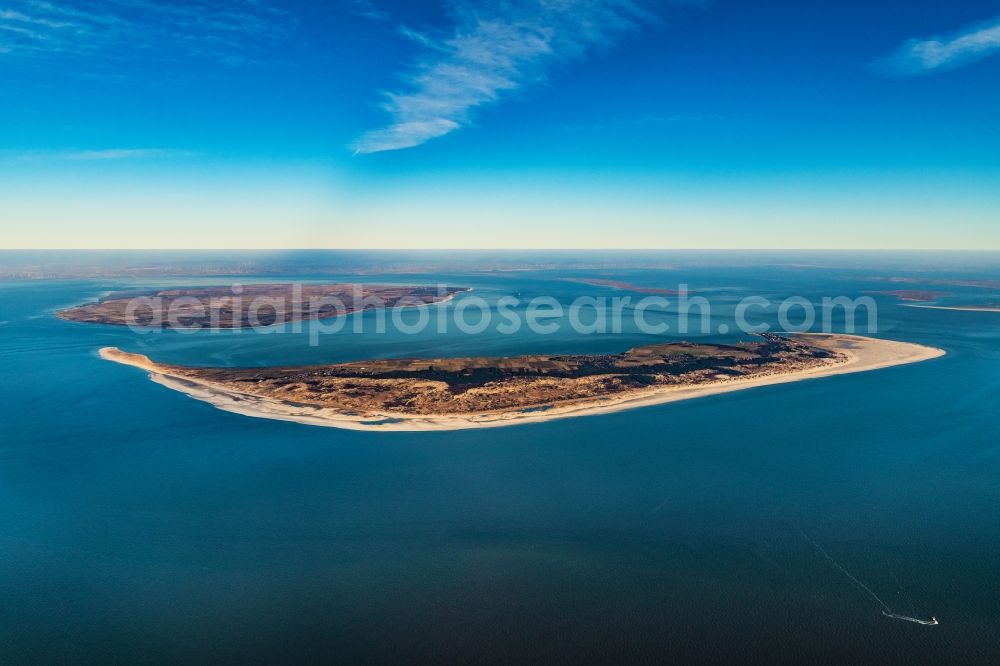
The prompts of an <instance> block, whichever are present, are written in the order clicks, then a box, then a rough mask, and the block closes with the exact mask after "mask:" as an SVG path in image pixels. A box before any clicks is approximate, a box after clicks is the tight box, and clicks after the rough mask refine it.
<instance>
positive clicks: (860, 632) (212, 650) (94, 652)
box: [0, 253, 1000, 664]
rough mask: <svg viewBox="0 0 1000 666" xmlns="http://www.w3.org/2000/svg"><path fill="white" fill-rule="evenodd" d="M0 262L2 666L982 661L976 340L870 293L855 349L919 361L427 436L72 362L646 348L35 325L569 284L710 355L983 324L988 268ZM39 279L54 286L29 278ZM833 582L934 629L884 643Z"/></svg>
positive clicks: (986, 457) (861, 605)
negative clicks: (803, 338) (349, 423)
mask: <svg viewBox="0 0 1000 666" xmlns="http://www.w3.org/2000/svg"><path fill="white" fill-rule="evenodd" d="M234 256H236V255H234ZM463 257H464V258H463ZM231 258H232V257H229V259H231ZM2 259H4V260H5V261H7V263H8V264H9V265H12V266H15V269H11V270H10V271H9V272H10V277H9V278H8V279H6V280H4V281H3V282H2V283H0V368H2V370H0V371H2V382H0V416H2V430H0V663H3V664H22V663H25V664H27V663H62V664H91V663H93V664H107V663H119V664H126V663H127V664H141V663H240V664H245V663H288V662H303V661H308V662H315V661H327V662H335V663H358V662H365V663H382V662H403V663H414V662H431V661H433V662H449V663H450V662H464V663H482V662H486V663H512V662H521V661H532V662H554V663H591V662H605V663H621V662H623V661H644V662H660V663H733V662H748V663H762V664H774V663H790V662H792V663H878V664H919V663H983V664H996V663H1000V566H998V562H1000V425H998V416H997V415H998V414H1000V344H998V343H1000V313H989V312H986V313H977V312H960V311H946V310H928V309H918V308H912V307H906V306H904V305H903V304H902V302H900V301H899V300H898V299H897V298H895V297H893V296H889V295H875V296H873V298H874V299H875V300H876V302H877V304H878V330H877V332H875V334H876V335H878V336H880V337H886V338H892V339H897V340H906V341H912V342H918V343H922V344H928V345H933V346H937V347H941V348H943V349H945V350H946V351H947V352H948V354H947V356H945V357H943V358H940V359H935V360H931V361H927V362H924V363H921V364H917V365H911V366H902V367H895V368H889V369H885V370H880V371H875V372H868V373H862V374H856V375H847V376H839V377H830V378H824V379H818V380H812V381H806V382H799V383H795V384H788V385H779V386H771V387H764V388H758V389H753V390H748V391H741V392H737V393H732V394H727V395H720V396H716V397H709V398H702V399H698V400H692V401H686V402H679V403H673V404H668V405H663V406H657V407H647V408H643V409H637V410H632V411H627V412H620V413H616V414H611V415H604V416H591V417H581V418H574V419H568V420H562V421H551V422H546V423H540V424H533V425H523V426H517V427H511V428H498V429H485V430H475V431H457V432H437V433H431V432H428V433H368V432H349V431H343V430H337V429H330V428H320V427H312V426H305V425H298V424H293V423H285V422H277V421H269V420H260V419H253V418H248V417H244V416H240V415H236V414H230V413H226V412H222V411H218V410H216V409H214V408H213V407H211V406H209V405H207V404H204V403H201V402H197V401H195V400H192V399H190V398H188V397H186V396H184V395H182V394H180V393H177V392H173V391H170V390H167V389H166V388H164V387H162V386H159V385H157V384H154V383H152V382H150V381H148V379H147V378H146V377H145V376H144V374H143V373H142V372H140V371H138V370H136V369H134V368H129V367H125V366H120V365H116V364H112V363H108V362H105V361H102V360H101V359H100V358H98V356H97V350H98V349H99V348H101V347H103V346H108V345H113V346H117V347H120V348H122V349H124V350H127V351H136V352H141V353H144V354H147V355H149V356H150V357H152V358H153V359H154V360H158V361H165V362H171V363H185V364H192V365H218V366H248V365H275V364H284V365H292V364H304V363H321V362H337V361H344V360H360V359H366V358H377V357H405V356H468V355H506V354H520V353H584V352H588V353H589V352H593V353H599V352H616V351H623V350H625V349H628V348H630V347H633V346H636V345H639V344H648V343H650V342H652V341H654V339H662V338H657V337H656V336H650V335H647V334H643V333H641V332H639V331H637V330H634V329H633V328H632V327H629V326H626V327H625V328H624V330H623V332H622V333H620V334H615V333H611V332H608V333H605V334H593V335H580V334H577V333H575V332H574V331H571V330H563V331H560V332H559V333H556V334H553V335H539V334H536V333H534V332H532V331H530V330H526V329H525V330H521V331H520V332H518V333H517V334H514V335H503V334H500V333H498V332H496V331H494V330H492V329H490V330H487V331H486V332H484V333H481V334H466V333H463V332H461V331H457V330H449V331H447V332H444V333H438V332H427V333H423V334H420V335H404V334H402V333H400V332H398V331H394V330H392V327H391V326H390V328H389V330H388V331H387V332H385V333H376V332H373V331H370V330H366V331H365V332H363V333H361V334H357V333H354V332H353V331H352V330H350V328H349V327H348V328H346V329H345V330H343V331H342V332H340V333H337V334H334V335H329V336H326V337H325V338H324V339H322V340H321V343H320V344H319V345H318V346H309V345H308V344H307V340H306V338H307V336H306V334H305V333H293V332H290V331H287V330H282V331H276V332H274V333H273V334H263V335H262V334H254V333H251V332H247V331H243V332H232V331H230V332H224V333H218V332H209V331H202V332H198V333H196V334H182V333H178V332H176V331H164V332H155V333H145V334H142V333H136V332H133V331H130V330H128V329H125V328H118V327H112V326H103V325H87V324H77V323H71V322H66V321H62V320H59V319H57V318H56V317H55V316H54V313H55V312H56V311H57V310H59V309H61V308H64V307H67V306H71V305H75V304H79V303H83V302H87V301H92V300H94V299H96V298H99V297H102V296H103V295H106V294H108V293H109V292H114V291H120V290H144V289H156V288H161V287H166V286H183V285H218V284H228V283H230V282H233V281H240V282H242V283H244V284H245V283H249V282H253V281H264V282H275V281H284V280H307V281H315V282H335V281H353V282H366V283H390V282H391V283H404V284H439V283H446V284H448V285H449V286H462V287H472V288H473V289H474V291H472V292H470V294H469V295H471V294H475V295H477V296H480V297H483V298H485V299H487V300H488V301H489V302H491V303H492V302H495V301H496V299H499V298H501V297H503V296H507V295H511V296H516V297H518V298H522V299H526V298H530V297H531V296H535V295H546V296H552V297H554V298H555V299H557V300H558V301H559V302H569V301H571V300H572V299H573V298H575V297H577V296H579V295H581V294H583V295H592V296H595V297H597V296H613V295H621V294H620V290H615V289H613V288H609V287H606V286H597V285H588V284H585V283H584V282H580V281H579V280H587V279H602V280H614V281H620V282H626V283H630V284H635V285H640V286H647V287H658V288H661V287H662V288H676V287H677V285H679V284H682V283H683V284H688V285H690V288H691V289H692V290H694V291H697V292H698V293H699V294H701V295H703V296H705V297H707V298H708V299H709V300H710V301H711V302H712V303H713V305H717V310H713V330H712V331H711V332H710V334H708V335H706V336H698V337H704V339H706V340H713V341H718V340H728V341H732V340H735V339H737V338H740V337H741V336H740V334H738V333H735V332H734V333H730V334H728V335H720V334H719V333H718V328H717V326H716V325H715V324H716V323H726V322H731V320H732V312H733V307H734V304H735V303H736V302H737V301H738V300H739V299H741V298H744V297H745V296H747V295H750V294H760V295H763V296H764V297H767V298H769V299H771V298H773V299H777V298H784V297H786V296H792V295H799V296H802V297H804V298H806V299H809V300H817V299H820V298H822V297H824V296H840V295H846V296H850V297H852V298H853V297H858V296H860V295H862V294H865V293H866V292H869V291H888V290H893V289H932V290H936V291H941V292H948V294H949V295H947V296H942V297H941V298H940V302H942V303H945V304H947V303H952V304H969V303H983V304H985V303H994V304H995V303H1000V288H993V287H990V286H981V285H980V286H974V285H970V284H969V281H972V280H979V281H986V280H1000V258H997V257H996V256H993V257H989V256H970V257H966V256H955V255H942V256H940V257H938V256H934V255H889V256H879V255H874V254H870V255H864V256H854V255H844V256H840V255H836V256H834V255H827V254H821V255H809V256H804V257H798V256H792V255H745V254H739V255H731V256H719V255H707V254H706V255H701V254H681V255H677V256H674V255H670V256H664V257H661V258H659V259H657V261H653V260H652V259H650V257H648V256H642V257H638V258H635V257H628V256H623V255H621V254H616V255H608V256H603V255H597V254H593V253H592V254H587V255H581V256H573V257H569V256H567V255H558V256H556V257H555V258H552V257H548V258H546V257H544V256H542V255H530V256H527V257H525V256H520V255H503V257H501V259H499V260H498V259H495V258H492V259H491V258H490V257H486V256H482V255H469V256H466V255H463V256H459V257H457V258H456V257H446V258H444V259H441V260H440V261H438V260H436V259H435V260H434V261H431V259H434V257H430V258H429V257H426V256H425V257H418V258H416V259H414V258H413V257H400V256H391V257H390V256H386V257H380V256H379V255H377V254H367V255H363V256H362V255H357V256H354V259H355V260H356V261H354V262H353V263H351V262H348V263H349V264H350V265H349V270H348V268H346V266H347V264H345V263H344V262H345V261H346V260H345V259H344V255H342V254H338V255H336V256H333V255H331V256H330V257H325V256H324V255H323V254H322V253H303V254H302V255H301V256H296V255H295V254H294V253H293V254H289V255H287V256H283V257H282V258H281V260H280V261H276V262H275V263H274V264H273V265H272V264H267V266H268V267H267V269H266V270H263V269H262V270H261V273H260V274H257V273H255V272H254V271H255V268H254V266H257V265H260V264H259V262H258V263H253V262H250V263H245V264H241V265H242V266H243V269H242V272H241V274H239V275H238V276H235V277H234V276H199V275H196V274H195V273H197V271H198V270H199V269H198V266H200V265H202V264H205V265H208V263H206V262H208V260H207V259H202V258H197V257H196V258H195V259H193V260H185V262H180V260H179V259H178V258H177V257H173V258H170V257H168V258H167V259H165V260H163V262H165V264H169V262H170V261H174V262H176V263H177V265H182V266H183V269H184V271H183V272H182V277H177V276H171V275H169V273H170V268H169V266H167V268H163V265H165V264H164V263H161V264H158V265H159V266H160V268H159V269H158V270H159V271H160V272H161V273H162V274H154V275H152V276H149V277H144V276H141V275H139V274H133V273H132V272H130V269H129V268H128V267H129V266H131V264H129V261H131V262H132V263H133V264H136V265H138V264H141V263H142V262H145V261H148V260H149V257H145V256H138V257H136V256H134V255H133V256H131V259H129V257H124V258H123V257H119V256H117V255H115V256H114V257H112V258H111V259H109V258H108V257H107V256H103V255H88V256H86V257H85V256H82V255H80V256H76V255H72V253H68V254H66V255H65V256H63V255H59V256H57V257H54V258H53V257H48V258H47V257H46V255H43V254H39V253H35V254H24V255H14V254H6V255H4V257H2ZM45 261H49V262H50V263H51V264H52V265H55V266H57V268H52V269H51V270H47V271H42V272H41V273H39V272H37V271H36V268H37V266H38V265H39V264H40V263H44V262H45ZM220 261H221V260H220ZM227 261H228V259H227ZM88 262H89V263H88ZM116 262H117V263H116ZM338 262H339V263H338ZM383 264H384V265H383ZM74 265H88V266H102V265H103V266H109V267H110V268H109V270H108V275H107V276H98V277H81V276H75V277H74V276H73V266H74ZM272 266H273V267H272ZM297 266H298V267H297ZM386 266H389V267H390V268H391V267H396V268H399V269H400V270H397V271H395V272H392V271H386V270H384V269H385V267H386ZM33 271H34V272H33ZM81 275H82V274H81ZM896 277H906V278H907V279H918V280H922V281H923V282H913V283H902V284H897V283H895V282H887V281H886V279H887V278H896ZM567 278H570V279H572V280H577V281H569V280H567ZM935 280H936V281H941V280H948V281H950V282H949V283H948V284H947V285H945V286H941V285H938V286H934V285H933V284H930V283H929V282H927V281H931V282H933V281H935ZM960 283H961V284H960ZM914 285H916V286H914ZM460 300H461V297H460V298H459V299H456V300H455V301H453V302H452V303H450V304H448V305H447V306H444V307H448V308H453V307H455V306H456V304H457V303H459V302H460ZM361 316H362V317H368V316H369V315H368V314H365V315H361ZM652 316H662V317H663V318H664V321H669V320H670V318H671V314H670V311H669V309H667V310H665V311H664V312H662V313H659V314H654V315H652ZM774 316H775V313H774V312H773V311H770V310H769V311H765V312H762V313H761V317H762V318H763V319H766V320H769V321H773V319H774ZM471 318H472V316H471V315H470V319H471ZM835 324H836V325H837V326H842V325H843V322H841V321H835ZM681 337H685V338H686V339H691V337H692V336H691V335H687V336H681V335H679V334H678V333H671V334H668V335H667V336H666V338H667V339H680V338H681ZM820 548H821V549H822V550H823V551H825V552H826V554H827V555H828V556H829V558H827V557H825V556H824V555H823V554H822V553H821V552H820ZM834 563H835V564H834ZM845 572H846V573H845ZM848 573H849V575H847V574H848ZM852 577H853V578H854V579H856V581H858V582H860V583H861V584H863V585H864V586H867V587H868V588H869V589H870V590H871V591H872V593H874V594H875V595H877V596H878V597H879V598H880V599H881V600H882V601H883V602H884V603H885V604H886V605H888V606H889V607H891V608H892V609H893V610H894V611H895V612H897V613H899V614H904V615H910V616H914V617H922V618H929V617H930V616H936V617H937V618H938V620H939V621H940V625H939V626H935V627H928V626H921V625H918V624H914V623H910V622H905V621H899V620H892V619H889V618H886V617H885V616H883V614H882V612H881V607H880V606H879V604H878V603H877V602H876V601H875V600H874V599H873V598H872V597H871V596H870V595H869V594H868V593H867V592H866V591H865V590H864V589H862V588H861V587H860V586H859V585H858V584H856V582H855V580H852Z"/></svg>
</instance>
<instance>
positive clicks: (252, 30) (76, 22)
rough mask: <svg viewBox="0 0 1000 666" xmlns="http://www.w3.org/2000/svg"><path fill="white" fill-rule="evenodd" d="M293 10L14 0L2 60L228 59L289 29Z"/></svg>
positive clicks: (7, 8)
mask: <svg viewBox="0 0 1000 666" xmlns="http://www.w3.org/2000/svg"><path fill="white" fill-rule="evenodd" d="M289 23H290V15H289V14H288V13H287V12H285V11H284V10H281V9H278V8H277V7H275V6H272V5H271V4H269V3H268V2H266V1H265V0H176V1H171V2H157V1H155V0H72V1H71V0H7V2H6V3H5V5H4V6H3V7H2V8H0V56H2V57H0V64H2V63H3V61H4V60H10V59H11V58H20V59H24V58H41V57H45V56H56V55H64V56H76V57H79V56H94V55H102V56H129V55H132V54H134V53H136V52H141V51H145V52H147V53H149V54H151V55H154V56H156V57H157V58H160V59H167V58H172V57H176V56H179V55H197V56H205V57H212V58H218V59H219V60H222V61H226V59H227V58H231V57H233V55H234V54H238V53H239V52H240V51H241V50H244V49H246V48H248V47H251V46H253V45H255V44H257V43H259V42H260V41H262V40H264V41H267V40H271V39H273V38H276V37H281V36H284V35H286V34H287V32H288V27H289Z"/></svg>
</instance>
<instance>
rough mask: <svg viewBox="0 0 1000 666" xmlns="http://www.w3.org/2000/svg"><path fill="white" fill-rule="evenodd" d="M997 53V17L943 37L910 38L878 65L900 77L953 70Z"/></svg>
mask: <svg viewBox="0 0 1000 666" xmlns="http://www.w3.org/2000/svg"><path fill="white" fill-rule="evenodd" d="M998 52H1000V18H996V19H994V20H992V21H990V22H988V23H982V24H979V25H976V26H972V27H970V28H966V29H964V30H960V31H959V32H956V33H953V34H951V35H948V36H945V37H934V38H931V39H911V40H909V41H908V42H906V43H905V44H903V45H902V46H900V47H899V48H898V49H897V50H896V51H895V52H894V53H892V54H890V55H889V56H888V57H887V58H884V59H882V60H880V61H879V62H878V63H876V64H877V66H878V67H879V68H880V69H882V70H884V71H886V72H888V73H890V74H897V75H901V76H915V75H919V74H926V73H929V72H934V71H938V70H945V69H954V68H955V67H961V66H962V65H967V64H969V63H973V62H976V61H978V60H982V59H983V58H986V57H988V56H990V55H992V54H995V53H998Z"/></svg>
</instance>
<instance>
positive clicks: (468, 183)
mask: <svg viewBox="0 0 1000 666" xmlns="http://www.w3.org/2000/svg"><path fill="white" fill-rule="evenodd" d="M0 80H2V81H3V85H0V121H2V122H0V220H2V221H3V229H4V234H3V240H2V241H0V247H5V248H46V247H59V248H77V247H80V248H83V247H91V248H115V247H122V248H186V247H192V248H243V247H253V248H272V247H275V248H276V247H281V248H291V247H329V248H359V247H363V248H463V247H469V248H472V247H475V248H516V247H537V248H555V247H567V248H601V247H614V248H627V247H644V248H899V249H1000V2H996V1H994V2H982V1H978V0H970V1H969V2H962V3H939V2H929V1H926V2H924V1H920V2H913V1H911V2H881V3H871V2H861V1H853V0H845V1H843V2H836V3H832V2H805V3H804V2H791V1H777V0H761V1H760V2H755V3H746V2H737V1H736V0H704V1H698V0H675V1H672V2H671V1H661V2H653V1H647V0H533V1H530V0H506V1H505V0H480V1H478V2H471V1H470V0H445V1H442V2H431V1H429V2H419V3H417V2H389V1H387V0H385V1H383V0H342V1H340V2H336V1H335V2H312V1H300V2H288V1H286V2H281V3H278V2H272V1H269V0H216V1H209V0H198V1H193V2H192V1H184V0H179V1H178V2H172V3H152V2H149V0H101V1H98V0H48V1H47V2H41V1H39V0H6V2H3V3H2V4H0Z"/></svg>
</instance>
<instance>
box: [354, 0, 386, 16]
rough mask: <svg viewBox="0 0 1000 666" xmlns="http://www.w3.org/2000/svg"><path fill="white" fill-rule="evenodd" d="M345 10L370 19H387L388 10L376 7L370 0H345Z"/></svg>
mask: <svg viewBox="0 0 1000 666" xmlns="http://www.w3.org/2000/svg"><path fill="white" fill-rule="evenodd" d="M345 4H346V6H347V11H349V12H351V13H352V14H354V15H356V16H360V17H361V18H366V19H369V20H372V21H388V20H389V12H386V11H382V10H381V9H379V8H378V7H376V6H375V5H374V4H373V3H372V1H371V0H345Z"/></svg>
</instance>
